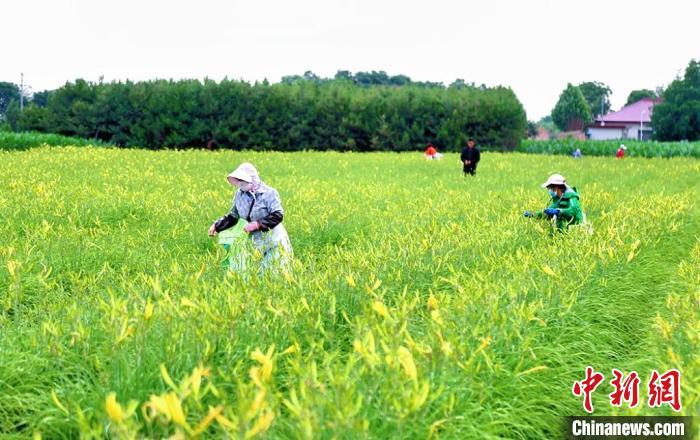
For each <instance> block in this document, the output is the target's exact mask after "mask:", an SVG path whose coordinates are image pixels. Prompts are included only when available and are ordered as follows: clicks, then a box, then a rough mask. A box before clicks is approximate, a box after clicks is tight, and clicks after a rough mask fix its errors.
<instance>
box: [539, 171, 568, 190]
mask: <svg viewBox="0 0 700 440" xmlns="http://www.w3.org/2000/svg"><path fill="white" fill-rule="evenodd" d="M549 185H566V179H565V178H564V176H562V175H561V174H552V175H551V176H549V179H547V181H546V182H545V183H543V184H542V188H547V187H548V186H549Z"/></svg>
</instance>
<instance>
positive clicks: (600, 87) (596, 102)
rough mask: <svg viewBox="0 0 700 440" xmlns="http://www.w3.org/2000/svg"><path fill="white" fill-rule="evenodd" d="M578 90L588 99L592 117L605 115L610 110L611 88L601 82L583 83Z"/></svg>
mask: <svg viewBox="0 0 700 440" xmlns="http://www.w3.org/2000/svg"><path fill="white" fill-rule="evenodd" d="M578 88H579V90H581V93H582V94H583V97H584V98H585V99H586V103H587V104H588V111H589V113H590V114H591V116H595V115H604V114H606V113H607V112H608V111H609V110H610V95H611V94H612V90H610V87H608V86H606V85H605V84H603V83H601V82H597V81H592V82H591V81H589V82H582V83H581V84H579V85H578ZM601 107H602V108H601ZM601 112H602V113H601Z"/></svg>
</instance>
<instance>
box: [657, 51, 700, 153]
mask: <svg viewBox="0 0 700 440" xmlns="http://www.w3.org/2000/svg"><path fill="white" fill-rule="evenodd" d="M651 123H652V126H653V127H654V137H655V138H656V139H658V140H662V141H682V140H688V141H695V140H698V139H700V61H696V60H691V61H690V63H689V64H688V67H687V68H686V69H685V75H684V76H683V78H677V79H676V80H675V81H673V82H672V83H671V84H670V85H669V86H668V88H666V90H665V91H664V93H663V96H662V102H661V103H660V104H657V105H656V106H655V107H654V112H653V114H652V119H651Z"/></svg>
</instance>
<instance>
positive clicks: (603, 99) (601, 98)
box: [600, 95, 605, 116]
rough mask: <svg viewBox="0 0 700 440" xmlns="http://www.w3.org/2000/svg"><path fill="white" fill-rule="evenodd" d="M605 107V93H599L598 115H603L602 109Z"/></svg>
mask: <svg viewBox="0 0 700 440" xmlns="http://www.w3.org/2000/svg"><path fill="white" fill-rule="evenodd" d="M604 108H605V95H600V116H603V111H604V110H603V109H604Z"/></svg>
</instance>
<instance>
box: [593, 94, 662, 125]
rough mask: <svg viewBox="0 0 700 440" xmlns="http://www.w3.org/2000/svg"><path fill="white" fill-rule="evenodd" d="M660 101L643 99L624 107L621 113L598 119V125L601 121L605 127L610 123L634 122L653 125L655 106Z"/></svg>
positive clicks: (613, 113) (611, 113) (609, 114)
mask: <svg viewBox="0 0 700 440" xmlns="http://www.w3.org/2000/svg"><path fill="white" fill-rule="evenodd" d="M659 101H660V100H659V99H654V98H642V99H640V100H639V101H637V102H635V103H633V104H630V105H628V106H626V107H622V108H621V109H620V111H617V112H610V113H608V114H607V115H605V116H603V117H602V118H596V125H597V123H598V122H600V121H604V122H605V123H606V124H605V125H608V124H607V123H608V122H634V123H636V124H639V122H640V121H641V122H644V123H645V124H649V123H651V113H652V111H653V108H654V105H656V104H658V103H659Z"/></svg>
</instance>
